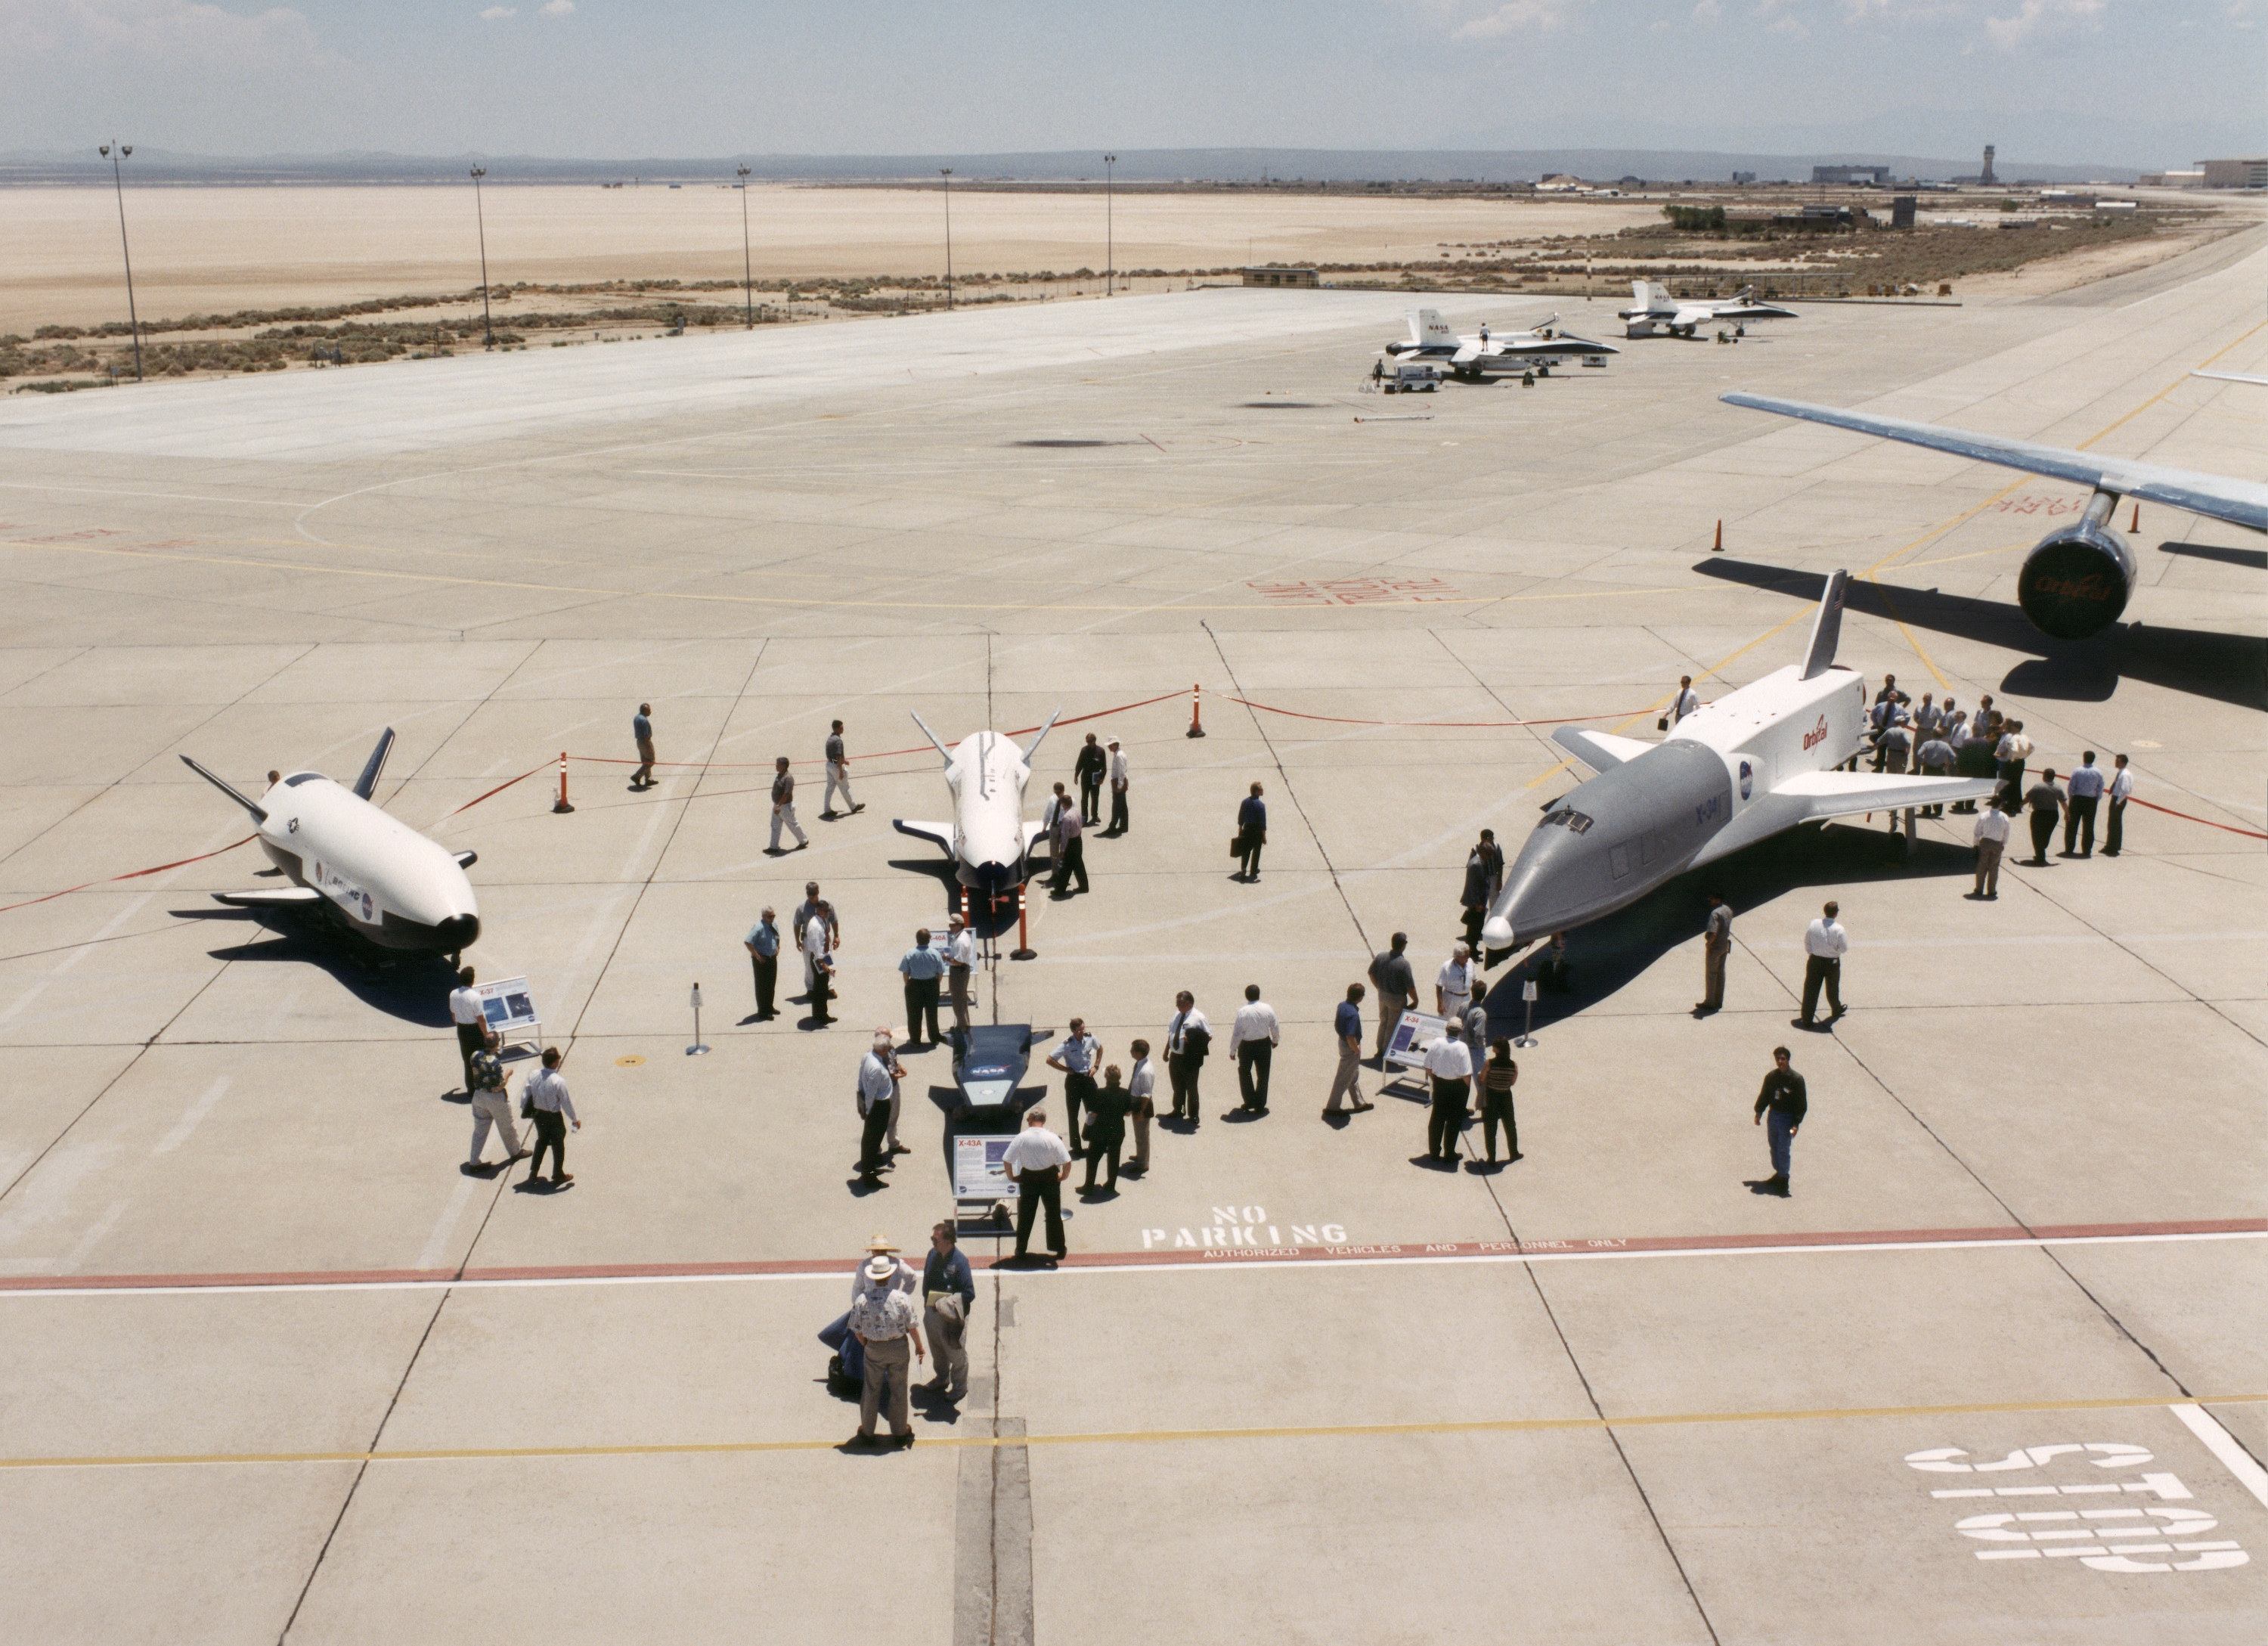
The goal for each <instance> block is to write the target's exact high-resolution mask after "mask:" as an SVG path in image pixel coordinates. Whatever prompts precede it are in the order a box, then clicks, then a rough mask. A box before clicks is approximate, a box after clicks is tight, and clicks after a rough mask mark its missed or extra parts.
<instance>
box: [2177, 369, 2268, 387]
mask: <svg viewBox="0 0 2268 1646" xmlns="http://www.w3.org/2000/svg"><path fill="white" fill-rule="evenodd" d="M2190 375H2191V377H2210V378H2212V379H2213V380H2215V381H2217V382H2222V383H2250V384H2251V385H2252V386H2253V387H2254V388H2268V377H2257V376H2255V375H2254V374H2253V373H2250V372H2191V373H2190Z"/></svg>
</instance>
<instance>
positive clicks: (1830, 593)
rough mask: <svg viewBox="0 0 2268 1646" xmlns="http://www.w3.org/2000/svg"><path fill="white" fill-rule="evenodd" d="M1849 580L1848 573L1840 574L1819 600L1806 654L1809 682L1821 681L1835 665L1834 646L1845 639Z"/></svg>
mask: <svg viewBox="0 0 2268 1646" xmlns="http://www.w3.org/2000/svg"><path fill="white" fill-rule="evenodd" d="M1850 581H1851V574H1850V573H1849V572H1844V571H1837V572H1836V573H1835V574H1834V575H1833V576H1832V577H1830V578H1829V579H1827V588H1826V591H1825V592H1824V593H1823V594H1821V595H1820V597H1819V615H1818V616H1815V617H1814V618H1813V619H1812V620H1811V644H1810V645H1809V646H1806V647H1805V648H1804V653H1803V675H1802V677H1803V678H1804V679H1806V680H1816V679H1818V678H1819V676H1820V675H1823V674H1825V673H1826V672H1827V671H1828V669H1829V668H1831V667H1833V665H1834V662H1835V643H1836V642H1837V640H1839V639H1841V638H1843V590H1844V587H1845V585H1846V584H1848V583H1849V582H1850Z"/></svg>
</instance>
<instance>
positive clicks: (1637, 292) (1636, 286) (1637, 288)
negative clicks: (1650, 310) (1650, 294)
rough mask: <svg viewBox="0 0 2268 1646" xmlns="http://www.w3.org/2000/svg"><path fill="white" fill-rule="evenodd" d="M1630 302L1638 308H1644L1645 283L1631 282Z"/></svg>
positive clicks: (1641, 281) (1640, 281)
mask: <svg viewBox="0 0 2268 1646" xmlns="http://www.w3.org/2000/svg"><path fill="white" fill-rule="evenodd" d="M1631 302H1633V303H1635V304H1636V305H1638V307H1640V308H1644V307H1645V306H1646V282H1645V281H1643V280H1633V281H1631Z"/></svg>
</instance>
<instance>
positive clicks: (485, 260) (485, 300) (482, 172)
mask: <svg viewBox="0 0 2268 1646" xmlns="http://www.w3.org/2000/svg"><path fill="white" fill-rule="evenodd" d="M488 174H489V168H488V167H487V166H475V167H473V221H474V222H475V224H477V225H479V227H480V232H481V330H482V334H483V335H484V336H486V337H487V338H488V341H487V342H486V343H483V344H482V347H483V348H487V349H493V348H495V347H496V321H494V320H492V319H491V318H490V315H489V222H488V218H487V216H486V215H485V214H484V213H483V212H482V210H481V179H482V178H483V177H486V176H487V175H488Z"/></svg>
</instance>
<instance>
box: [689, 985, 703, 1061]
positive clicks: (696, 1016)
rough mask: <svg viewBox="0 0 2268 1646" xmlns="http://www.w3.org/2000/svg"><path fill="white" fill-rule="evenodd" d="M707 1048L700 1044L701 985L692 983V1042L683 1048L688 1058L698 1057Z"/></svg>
mask: <svg viewBox="0 0 2268 1646" xmlns="http://www.w3.org/2000/svg"><path fill="white" fill-rule="evenodd" d="M708 1050H709V1048H708V1047H707V1046H704V1045H703V1044H701V985H699V984H697V983H696V984H695V985H693V1044H691V1045H689V1046H688V1047H686V1048H685V1055H686V1056H687V1057H689V1058H696V1057H699V1056H700V1055H701V1054H702V1053H703V1052H706V1051H708Z"/></svg>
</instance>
